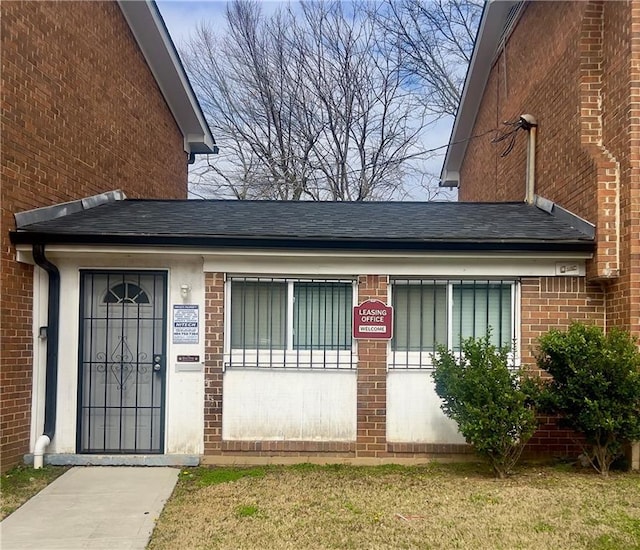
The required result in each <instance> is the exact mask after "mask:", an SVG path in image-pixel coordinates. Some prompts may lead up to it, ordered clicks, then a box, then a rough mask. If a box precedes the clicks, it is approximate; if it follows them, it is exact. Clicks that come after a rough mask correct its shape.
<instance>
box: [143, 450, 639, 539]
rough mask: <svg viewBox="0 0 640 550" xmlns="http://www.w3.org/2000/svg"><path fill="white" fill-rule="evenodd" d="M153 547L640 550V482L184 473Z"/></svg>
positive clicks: (407, 470) (539, 470) (527, 469)
mask: <svg viewBox="0 0 640 550" xmlns="http://www.w3.org/2000/svg"><path fill="white" fill-rule="evenodd" d="M149 548H150V549H152V550H158V549H175V548H180V549H191V548H259V549H277V548H292V549H301V548H314V549H315V548H366V549H369V548H463V549H487V548H488V549H493V548H502V549H505V550H507V549H508V550H512V549H518V548H521V549H536V550H540V549H554V550H556V549H557V550H561V549H562V550H564V549H593V550H596V549H598V550H610V549H622V550H631V549H640V474H638V473H618V472H613V473H612V474H611V477H610V478H609V479H603V478H602V477H600V476H599V475H597V474H595V473H592V472H591V471H589V470H586V471H581V472H576V471H573V468H572V467H566V466H565V467H550V466H523V467H521V468H519V469H518V471H517V473H516V474H515V475H514V476H512V477H510V478H508V479H506V480H501V481H499V480H496V479H494V478H493V476H492V474H491V472H490V471H489V470H488V469H486V468H485V467H484V466H482V465H479V464H474V463H471V464H469V463H466V464H450V465H444V464H435V463H434V464H429V465H425V466H417V467H401V466H380V467H351V466H311V465H307V464H303V465H299V466H289V467H278V466H270V467H257V468H250V469H240V468H211V469H207V468H194V469H183V470H182V471H181V474H180V479H179V482H178V485H177V487H176V490H175V492H174V494H173V496H172V498H171V499H170V500H169V502H168V504H167V506H166V507H165V510H164V512H163V513H162V515H161V517H160V518H159V520H158V522H157V526H156V529H155V531H154V533H153V537H152V539H151V542H150V545H149Z"/></svg>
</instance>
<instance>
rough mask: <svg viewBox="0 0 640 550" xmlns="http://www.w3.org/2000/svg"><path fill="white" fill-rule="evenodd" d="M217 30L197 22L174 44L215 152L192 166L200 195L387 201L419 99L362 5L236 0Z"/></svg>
mask: <svg viewBox="0 0 640 550" xmlns="http://www.w3.org/2000/svg"><path fill="white" fill-rule="evenodd" d="M227 26H228V28H227V32H226V34H224V35H222V36H218V35H217V34H216V32H215V29H212V28H211V27H210V26H205V25H201V26H200V27H199V28H198V30H197V33H196V35H195V36H194V37H193V38H192V39H191V41H190V42H189V44H188V46H187V49H186V51H184V52H183V57H184V59H185V64H186V66H187V70H188V71H189V73H190V76H191V79H192V82H193V84H194V87H195V89H196V92H197V93H198V95H199V97H200V99H201V102H202V105H203V108H204V109H205V112H206V114H207V116H208V119H209V122H210V124H211V126H212V129H213V131H214V134H215V135H216V140H217V141H218V142H219V144H220V151H221V154H220V155H219V158H217V159H215V160H213V159H212V160H210V162H208V163H207V164H206V165H205V166H200V167H199V168H198V169H197V170H196V171H195V176H196V177H197V178H198V180H199V184H198V189H200V190H201V191H202V193H203V194H205V193H206V194H207V195H209V196H210V195H214V196H230V197H235V198H240V199H244V198H270V199H293V200H298V199H311V200H372V199H388V198H391V197H392V196H394V195H395V194H396V193H397V191H398V189H399V188H400V187H401V186H402V181H403V176H404V174H405V168H406V167H407V165H408V163H409V161H410V160H411V159H412V158H414V157H416V156H419V147H418V138H419V136H420V133H421V132H422V131H423V130H424V127H425V121H424V119H423V117H422V116H421V115H422V111H421V109H420V106H419V105H418V104H417V103H416V101H415V94H414V93H412V92H411V91H410V90H408V89H407V85H406V76H405V75H404V74H403V72H402V70H401V68H402V64H401V63H400V59H399V56H401V55H404V53H403V52H402V51H401V50H395V51H391V50H390V49H389V50H387V51H384V49H383V48H380V46H379V44H378V40H377V36H376V28H375V26H374V24H373V21H372V20H371V19H370V18H369V17H367V14H366V12H365V10H364V9H363V6H357V5H355V4H349V5H348V6H347V7H345V6H344V5H343V4H342V3H340V2H339V1H330V2H309V3H303V4H301V7H300V9H299V10H297V11H295V10H294V9H293V8H291V7H289V8H288V9H286V10H281V11H279V12H277V13H276V14H275V15H272V16H270V17H267V16H265V15H263V13H262V12H261V10H260V6H259V4H258V3H256V2H252V1H249V0H239V1H235V2H232V3H231V4H229V6H228V8H227Z"/></svg>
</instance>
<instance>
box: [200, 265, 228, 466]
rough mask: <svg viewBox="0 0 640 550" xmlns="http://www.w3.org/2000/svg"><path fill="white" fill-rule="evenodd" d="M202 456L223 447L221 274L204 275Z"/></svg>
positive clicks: (222, 315) (222, 314)
mask: <svg viewBox="0 0 640 550" xmlns="http://www.w3.org/2000/svg"><path fill="white" fill-rule="evenodd" d="M204 323H205V344H204V345H205V350H204V361H205V363H204V365H205V366H204V454H220V452H221V446H222V366H223V365H222V362H223V352H224V330H223V327H224V274H222V273H205V312H204Z"/></svg>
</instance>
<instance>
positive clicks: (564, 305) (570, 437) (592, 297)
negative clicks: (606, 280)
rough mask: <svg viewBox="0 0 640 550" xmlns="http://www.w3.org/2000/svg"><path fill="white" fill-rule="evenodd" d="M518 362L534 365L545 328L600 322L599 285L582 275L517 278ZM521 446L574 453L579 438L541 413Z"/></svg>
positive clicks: (531, 453) (601, 301)
mask: <svg viewBox="0 0 640 550" xmlns="http://www.w3.org/2000/svg"><path fill="white" fill-rule="evenodd" d="M521 302H522V310H521V325H520V336H521V353H522V364H523V365H528V366H530V368H531V370H533V371H534V372H536V373H537V374H541V373H542V372H541V371H540V370H538V369H537V368H536V366H535V365H536V353H537V350H538V338H540V336H542V335H543V334H544V333H545V332H547V331H548V330H550V329H552V328H555V329H560V330H563V329H566V328H568V327H569V325H570V324H571V323H572V322H574V321H579V322H582V323H588V324H595V325H598V326H603V325H604V318H605V315H604V312H605V303H604V302H605V298H604V292H603V290H602V288H601V286H600V285H598V284H594V283H591V284H590V283H587V281H586V280H585V278H584V277H535V278H533V277H532V278H527V279H523V280H522V281H521ZM540 422H541V424H540V427H539V428H538V430H537V431H536V433H535V434H534V435H533V437H532V438H531V440H530V441H529V443H528V444H527V446H526V448H525V452H526V454H527V455H529V456H539V455H544V456H549V455H551V456H555V457H559V458H566V457H573V458H575V457H577V456H578V454H580V452H581V450H582V449H581V447H580V445H581V442H582V441H583V439H582V438H581V437H580V436H579V435H578V434H576V433H575V432H572V431H571V430H566V429H563V428H561V427H560V426H559V425H558V418H556V417H548V416H543V417H541V418H540Z"/></svg>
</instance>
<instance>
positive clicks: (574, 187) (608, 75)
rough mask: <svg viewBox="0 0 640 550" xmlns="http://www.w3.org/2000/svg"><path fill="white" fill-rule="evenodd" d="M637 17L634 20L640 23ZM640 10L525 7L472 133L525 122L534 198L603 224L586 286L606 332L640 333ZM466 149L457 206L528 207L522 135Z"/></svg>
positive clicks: (633, 6) (602, 5)
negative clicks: (529, 125)
mask: <svg viewBox="0 0 640 550" xmlns="http://www.w3.org/2000/svg"><path fill="white" fill-rule="evenodd" d="M634 15H635V19H634ZM639 33H640V2H638V1H633V2H602V1H596V0H592V1H589V2H530V3H529V4H528V5H527V6H526V8H525V9H524V12H523V13H522V15H521V17H520V19H519V20H518V22H517V24H516V26H515V28H514V29H513V30H512V32H511V34H510V35H509V37H508V40H507V43H506V46H505V48H504V49H503V50H501V51H500V52H499V53H498V55H497V57H496V59H495V63H494V65H493V67H492V70H491V73H490V76H489V81H488V84H487V87H486V89H485V92H484V96H483V99H482V102H481V106H480V109H479V113H478V116H477V119H476V124H475V127H474V129H473V130H472V135H475V134H480V133H482V132H485V131H487V130H490V129H491V128H495V127H498V126H500V124H501V121H503V120H515V119H517V118H518V116H519V115H521V114H524V113H530V114H532V115H534V116H535V117H536V118H537V121H538V132H537V133H538V141H537V154H536V193H537V194H539V195H541V196H543V197H545V198H548V199H550V200H552V201H554V202H556V203H558V204H560V205H561V206H563V207H565V208H567V209H568V210H570V211H572V212H574V213H576V214H578V215H579V216H582V217H583V218H585V219H587V220H589V221H591V222H593V223H595V224H596V242H597V252H596V255H595V257H594V259H593V261H590V262H589V263H588V272H587V275H588V278H589V280H601V281H606V282H607V285H606V289H607V290H606V300H605V306H606V313H607V315H606V316H607V325H609V326H611V325H617V326H620V327H622V328H624V329H627V330H631V331H632V332H633V333H634V334H635V335H637V336H640V290H638V289H639V288H640V102H639V101H638V97H639V95H640V34H639ZM490 140H491V136H488V137H487V138H479V139H475V140H472V141H471V142H470V143H469V146H468V150H467V154H466V157H465V159H464V163H463V166H462V168H461V179H460V192H459V197H460V200H463V201H505V200H516V201H520V200H523V199H524V187H525V164H526V141H527V134H526V132H525V131H520V132H519V133H518V135H517V139H516V146H515V148H514V149H513V151H512V152H511V153H510V154H508V155H507V156H506V157H504V158H502V157H501V156H500V154H501V153H502V152H503V151H504V148H505V145H504V142H502V143H499V144H492V143H491V141H490Z"/></svg>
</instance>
